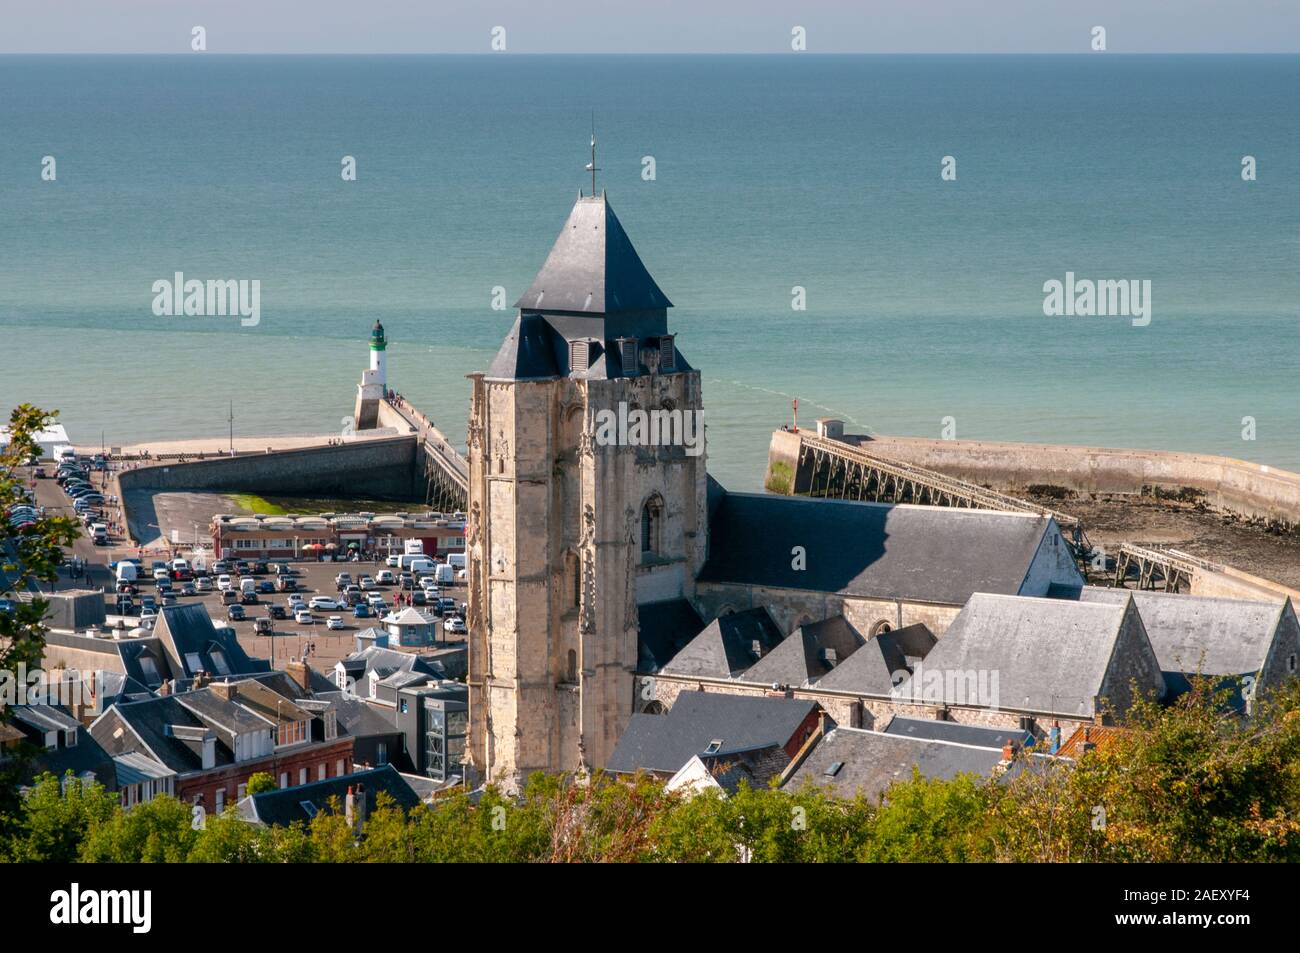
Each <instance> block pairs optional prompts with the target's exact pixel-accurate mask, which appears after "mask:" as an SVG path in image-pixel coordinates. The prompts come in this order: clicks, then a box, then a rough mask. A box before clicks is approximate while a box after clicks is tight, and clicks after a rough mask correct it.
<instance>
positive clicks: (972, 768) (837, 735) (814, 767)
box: [785, 636, 1002, 800]
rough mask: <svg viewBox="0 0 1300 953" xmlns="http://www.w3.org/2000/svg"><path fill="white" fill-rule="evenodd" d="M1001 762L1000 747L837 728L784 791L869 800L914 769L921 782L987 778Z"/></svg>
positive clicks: (804, 762) (906, 777) (792, 776)
mask: <svg viewBox="0 0 1300 953" xmlns="http://www.w3.org/2000/svg"><path fill="white" fill-rule="evenodd" d="M945 638H947V636H945ZM1001 761H1002V750H1001V749H1000V748H984V747H974V746H971V745H964V744H953V743H952V742H948V741H932V740H929V739H922V738H909V737H906V736H903V735H890V734H884V733H882V732H877V731H864V730H862V729H859V728H842V727H840V728H835V729H834V730H833V731H831V732H829V733H828V734H827V735H826V736H825V737H824V738H822V740H821V741H819V742H818V743H817V746H816V747H815V748H813V750H812V752H811V753H809V755H808V757H807V758H805V759H804V761H803V763H802V764H801V765H799V767H798V769H796V770H795V772H794V774H792V775H791V776H790V780H789V781H787V782H786V785H785V787H786V789H798V788H799V787H802V786H803V785H804V784H809V783H810V784H813V785H817V786H825V785H829V786H830V787H831V788H833V789H834V790H835V793H836V794H839V795H840V796H842V797H853V796H855V795H858V794H860V795H862V796H863V797H866V798H870V799H873V800H874V799H876V798H878V797H880V796H881V795H883V794H884V793H885V792H886V791H887V790H888V789H889V786H890V785H891V784H893V783H894V782H895V781H908V780H911V778H912V770H913V768H915V769H916V770H917V771H919V772H920V774H921V777H923V778H934V779H941V780H950V779H952V778H955V777H956V776H957V775H959V774H973V775H977V776H979V777H990V776H992V774H993V771H994V769H995V768H996V767H997V766H998V765H999V763H1001Z"/></svg>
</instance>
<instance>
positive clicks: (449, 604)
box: [438, 596, 456, 612]
mask: <svg viewBox="0 0 1300 953" xmlns="http://www.w3.org/2000/svg"><path fill="white" fill-rule="evenodd" d="M438 606H439V607H440V608H441V609H442V611H443V612H455V611H456V600H455V599H452V598H451V597H450V596H443V597H442V598H441V599H439V600H438Z"/></svg>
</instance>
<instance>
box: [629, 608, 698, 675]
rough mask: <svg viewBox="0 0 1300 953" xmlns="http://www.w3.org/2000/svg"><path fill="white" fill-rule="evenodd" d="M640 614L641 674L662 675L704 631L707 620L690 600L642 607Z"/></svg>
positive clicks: (638, 637)
mask: <svg viewBox="0 0 1300 953" xmlns="http://www.w3.org/2000/svg"><path fill="white" fill-rule="evenodd" d="M636 612H637V622H638V625H639V628H638V629H637V671H639V672H645V673H648V674H649V673H654V672H657V671H659V670H660V669H661V668H663V667H664V666H665V665H667V664H668V663H669V662H670V661H672V658H673V656H674V655H676V654H677V653H678V652H680V651H681V650H682V649H683V648H684V647H685V646H686V643H688V642H690V641H691V639H693V638H695V636H697V635H699V634H700V631H701V630H702V629H703V628H704V620H703V619H701V618H700V614H699V613H698V612H696V611H695V607H694V606H692V605H691V604H690V602H689V601H687V600H686V599H667V600H665V601H663V602H646V603H642V604H641V605H639V606H637V607H636Z"/></svg>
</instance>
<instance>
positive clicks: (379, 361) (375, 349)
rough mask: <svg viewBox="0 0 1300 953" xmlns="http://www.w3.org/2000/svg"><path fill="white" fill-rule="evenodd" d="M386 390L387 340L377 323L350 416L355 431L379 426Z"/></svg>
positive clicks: (373, 330) (382, 327)
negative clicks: (355, 404) (368, 365)
mask: <svg viewBox="0 0 1300 953" xmlns="http://www.w3.org/2000/svg"><path fill="white" fill-rule="evenodd" d="M387 390H388V340H387V338H385V337H384V326H383V325H382V324H380V323H379V322H378V321H376V322H375V326H374V328H373V329H372V330H371V331H370V367H368V368H367V369H366V370H364V371H362V372H361V383H360V384H358V385H357V406H356V409H355V411H354V412H353V414H352V416H353V418H354V419H355V420H356V424H355V426H356V429H357V430H373V429H374V428H376V427H378V426H379V403H380V401H382V400H383V399H384V394H385V393H386V392H387Z"/></svg>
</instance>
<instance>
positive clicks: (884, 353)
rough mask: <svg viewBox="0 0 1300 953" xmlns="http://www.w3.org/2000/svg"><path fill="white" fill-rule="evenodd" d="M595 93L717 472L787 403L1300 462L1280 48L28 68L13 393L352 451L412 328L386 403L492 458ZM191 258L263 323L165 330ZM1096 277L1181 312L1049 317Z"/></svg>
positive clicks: (139, 427) (1296, 294)
mask: <svg viewBox="0 0 1300 953" xmlns="http://www.w3.org/2000/svg"><path fill="white" fill-rule="evenodd" d="M593 108H594V110H595V112H596V122H597V134H598V136H599V138H600V156H599V164H600V166H601V167H602V168H603V170H604V171H603V173H602V175H601V180H600V181H601V185H602V187H604V188H606V189H607V190H608V193H609V197H610V202H611V204H612V205H613V206H614V208H615V209H616V210H617V211H618V213H619V216H620V217H621V219H622V220H623V223H624V225H625V227H626V228H627V229H628V231H629V233H630V234H631V236H632V239H633V241H634V242H635V243H636V244H637V247H638V249H639V250H640V252H641V255H642V257H643V259H644V260H645V262H646V264H647V266H648V267H649V269H650V271H651V272H652V273H653V274H654V275H655V277H656V278H657V280H658V282H659V284H660V286H661V287H662V288H663V289H664V290H665V291H666V292H667V294H668V295H669V297H670V298H672V300H673V301H674V302H675V304H676V308H675V309H674V310H673V311H672V312H671V313H670V320H671V321H672V323H673V324H674V326H675V328H676V330H677V331H678V332H679V334H680V338H679V345H680V347H681V348H682V350H683V352H684V353H685V354H686V355H687V356H688V358H689V359H690V360H691V361H692V362H693V363H694V364H695V365H696V366H697V367H700V368H701V369H702V370H703V373H704V378H705V400H706V410H707V414H708V420H709V454H710V469H711V470H712V471H713V472H714V473H715V474H716V475H718V476H719V478H720V479H722V480H723V482H724V483H726V484H728V485H730V486H733V487H735V488H753V487H756V486H757V485H758V483H759V480H760V478H761V472H762V466H763V461H764V459H765V454H766V447H767V435H768V433H769V432H770V431H771V429H772V428H773V427H775V426H777V425H779V424H780V423H783V422H786V421H788V419H789V411H790V398H791V397H793V396H797V397H799V399H800V411H801V419H804V420H808V421H810V420H811V418H812V417H814V416H818V415H824V414H828V413H833V414H835V415H838V416H842V417H844V418H846V419H847V420H848V421H850V423H851V425H852V429H857V430H872V431H878V432H884V433H906V434H920V435H933V436H938V435H939V432H940V427H941V419H942V418H944V417H947V416H952V417H954V418H955V419H956V429H957V436H958V437H962V438H989V439H1011V440H1031V441H1063V442H1076V443H1089V444H1099V445H1110V446H1151V447H1161V448H1173V449H1186V450H1200V451H1206V452H1214V453H1224V454H1229V455H1232V456H1238V457H1244V458H1246V459H1252V460H1258V461H1260V462H1266V463H1272V464H1274V465H1278V466H1286V467H1289V468H1292V469H1300V399H1298V392H1300V387H1298V386H1297V364H1298V363H1300V361H1298V359H1300V344H1298V343H1297V309H1298V308H1300V271H1298V270H1297V264H1298V263H1300V238H1298V237H1297V212H1298V211H1300V124H1298V123H1297V122H1296V117H1297V116H1298V115H1300V57H1281V56H1279V57H1254V58H1242V57H1227V56H1219V57H1160V56H1153V57H1143V56H1112V55H1097V56H1078V57H1048V56H1036V57H812V56H795V55H786V56H773V57H766V56H744V57H708V56H699V57H670V56H650V57H628V56H622V57H559V56H557V57H522V56H508V57H507V56H499V57H490V56H482V57H395V58H366V57H359V58H329V57H319V58H318V57H225V58H223V57H219V56H210V55H202V56H199V55H193V56H183V57H0V357H2V358H3V360H2V361H0V404H3V405H5V406H6V407H8V406H9V405H12V404H13V403H15V402H17V401H19V400H29V401H34V402H36V403H39V404H41V405H44V406H49V407H58V408H60V409H61V410H62V412H63V419H64V422H65V423H66V424H67V425H68V428H69V430H70V431H71V432H72V435H73V437H74V439H81V440H87V441H94V440H98V439H99V434H100V431H101V429H102V430H104V431H106V433H107V438H108V440H109V441H110V442H128V441H134V440H142V439H157V438H164V437H171V436H185V435H198V434H222V433H225V432H226V413H227V406H228V405H227V401H228V400H230V399H232V398H233V400H234V402H235V416H236V430H237V432H244V433H275V432H281V433H286V432H298V433H301V432H311V431H325V430H330V429H334V428H336V427H337V426H338V424H339V420H340V418H341V417H343V416H344V415H346V414H348V413H350V412H351V405H352V399H353V394H354V391H355V384H356V381H357V379H358V377H359V374H360V371H361V368H362V367H363V366H364V364H365V362H366V360H367V354H366V348H365V339H366V334H367V332H368V328H369V326H370V325H371V324H372V323H373V321H374V319H375V318H380V319H381V320H383V322H384V324H385V326H386V327H387V328H388V331H389V338H390V341H391V342H392V344H391V345H390V351H389V376H390V380H391V381H392V382H393V384H394V386H396V387H397V388H398V389H399V390H401V391H402V392H404V393H405V394H407V395H408V396H410V397H411V398H413V399H414V400H415V401H416V402H417V403H418V404H420V405H421V406H423V407H425V408H426V409H428V410H429V411H430V412H431V414H432V416H434V418H435V419H436V420H437V421H439V423H440V424H442V425H443V426H444V427H445V428H446V429H447V430H448V431H449V432H450V433H451V434H452V435H453V436H454V437H456V438H457V439H461V438H463V432H464V424H465V415H466V410H467V401H468V388H467V384H466V381H465V380H464V375H465V374H466V373H469V372H473V371H477V370H482V369H484V368H485V367H486V365H487V363H488V361H489V360H490V358H491V356H492V354H493V353H494V352H495V349H496V346H497V344H498V343H499V342H500V340H501V338H502V337H503V335H504V334H505V332H506V330H507V328H508V327H509V324H510V322H511V320H512V317H513V315H512V314H511V313H510V312H499V311H493V310H492V309H491V306H490V301H491V294H492V289H493V287H494V286H497V285H500V286H503V287H504V288H505V289H506V291H507V297H508V301H510V302H513V301H514V299H515V298H516V297H517V296H518V294H519V293H520V292H521V291H522V290H523V288H525V287H526V286H527V284H528V282H529V281H530V280H531V278H532V275H533V273H534V272H535V271H536V270H537V269H538V268H539V267H540V265H541V263H542V260H543V259H544V257H545V255H546V252H547V250H548V249H549V247H550V244H551V242H552V240H553V239H554V237H555V235H556V233H557V232H558V230H559V228H560V226H561V225H562V223H563V221H564V218H565V216H566V214H567V213H568V210H569V207H570V205H571V204H572V200H573V197H574V196H575V194H576V192H577V189H578V188H579V187H580V186H582V185H583V184H584V181H586V177H585V174H584V173H583V171H582V167H583V165H584V164H585V163H586V162H587V155H586V152H587V136H588V133H589V126H590V121H591V110H592V109H593ZM1248 154H1249V155H1253V156H1255V157H1257V159H1258V163H1259V180H1258V181H1256V182H1250V183H1247V182H1243V181H1242V180H1241V177H1240V163H1241V157H1242V156H1243V155H1248ZM45 155H53V156H55V158H56V160H57V163H58V165H57V174H58V179H57V181H56V182H52V183H51V182H43V181H41V177H40V170H41V165H40V163H41V157H42V156H45ZM344 155H352V156H355V157H356V159H357V162H358V173H359V177H358V181H356V182H353V183H347V182H344V181H342V179H341V178H340V175H339V171H340V159H341V157H342V156H344ZM945 155H952V156H955V157H956V159H957V171H958V178H957V181H955V182H943V181H941V180H940V176H939V164H940V159H941V157H942V156H945ZM643 156H653V157H654V158H655V161H656V172H657V178H656V179H655V180H654V181H644V180H643V179H642V176H641V172H642V157H643ZM176 271H183V272H184V273H185V274H186V276H187V277H197V278H249V279H251V278H258V279H260V280H261V282H262V301H261V306H262V321H261V324H260V325H259V326H258V327H255V328H241V327H240V326H239V323H238V320H237V319H236V318H226V317H207V318H198V317H190V318H183V317H182V318H159V317H155V316H154V315H153V314H152V312H151V309H150V308H151V302H152V299H153V293H152V290H151V286H152V284H153V282H154V281H155V280H157V279H161V278H170V277H171V276H172V274H173V272H176ZM1066 271H1074V272H1075V273H1076V274H1077V275H1079V276H1080V277H1092V278H1138V279H1150V280H1151V281H1152V284H1153V304H1154V309H1153V310H1154V314H1153V319H1152V321H1151V324H1150V325H1149V326H1148V327H1140V328H1139V327H1133V326H1131V324H1130V322H1129V321H1128V320H1127V319H1125V318H1114V317H1112V318H1098V317H1093V318H1078V317H1074V318H1066V317H1059V318H1047V317H1044V316H1043V314H1042V301H1043V292H1042V285H1043V282H1044V281H1047V280H1049V279H1052V278H1058V279H1061V278H1063V277H1064V275H1065V272H1066ZM795 285H799V286H802V287H804V288H806V289H807V305H808V306H807V310H806V311H802V312H796V311H793V310H792V309H791V304H790V303H791V288H792V287H793V286H795ZM1246 416H1250V417H1253V418H1255V420H1256V422H1257V434H1258V439H1257V440H1255V441H1254V442H1247V441H1243V440H1242V439H1241V431H1242V418H1243V417H1246Z"/></svg>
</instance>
